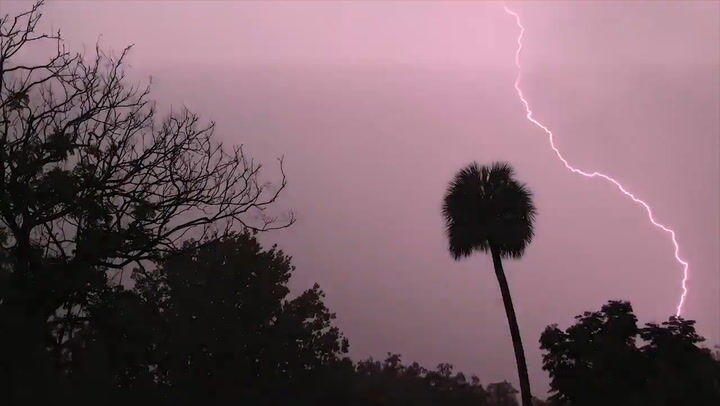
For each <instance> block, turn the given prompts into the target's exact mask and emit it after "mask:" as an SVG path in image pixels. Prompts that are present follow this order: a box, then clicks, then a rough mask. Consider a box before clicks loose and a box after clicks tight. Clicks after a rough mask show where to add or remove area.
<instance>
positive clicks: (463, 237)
mask: <svg viewBox="0 0 720 406" xmlns="http://www.w3.org/2000/svg"><path fill="white" fill-rule="evenodd" d="M443 216H444V217H445V222H446V226H447V236H448V240H449V243H450V244H449V245H450V247H449V248H450V253H451V254H452V256H453V257H454V258H455V259H456V260H459V259H461V258H463V257H467V256H469V255H470V254H472V253H473V251H481V252H488V251H490V254H491V255H492V258H493V264H494V265H495V275H496V276H497V278H498V282H499V284H500V292H502V298H503V303H504V304H505V313H506V314H507V318H508V324H509V325H510V335H511V336H512V342H513V348H514V349H515V359H516V361H517V368H518V375H519V377H520V391H521V394H522V403H523V406H531V404H532V400H531V399H532V396H531V394H530V381H529V379H528V373H527V365H526V364H525V353H524V351H523V346H522V340H521V339H520V330H519V329H518V324H517V319H516V318H515V310H514V309H513V304H512V298H511V297H510V289H509V288H508V284H507V279H505V273H504V271H503V267H502V258H504V257H510V258H519V257H521V256H522V254H523V252H524V251H525V247H527V245H528V244H529V243H530V241H531V240H532V237H533V220H534V218H535V206H534V205H533V202H532V194H531V193H530V191H529V190H528V189H527V188H526V187H525V185H523V184H521V183H519V182H517V181H516V180H515V179H513V169H512V167H511V166H510V165H508V164H506V163H494V164H493V165H492V166H489V167H488V166H478V164H477V163H472V164H470V165H468V166H467V167H465V168H463V169H462V170H461V171H460V172H458V173H457V174H456V175H455V178H454V179H453V181H452V183H450V186H449V187H448V191H447V194H446V195H445V201H444V205H443Z"/></svg>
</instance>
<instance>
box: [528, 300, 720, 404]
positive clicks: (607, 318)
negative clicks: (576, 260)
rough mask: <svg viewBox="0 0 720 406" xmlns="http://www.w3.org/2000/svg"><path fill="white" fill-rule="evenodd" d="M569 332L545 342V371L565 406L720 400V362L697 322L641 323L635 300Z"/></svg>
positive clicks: (552, 333) (547, 334)
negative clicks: (634, 304) (639, 324)
mask: <svg viewBox="0 0 720 406" xmlns="http://www.w3.org/2000/svg"><path fill="white" fill-rule="evenodd" d="M576 320H577V321H576V323H575V324H574V325H572V326H570V327H568V328H567V329H566V330H564V331H563V330H561V329H560V328H558V327H557V326H556V325H551V326H548V327H547V328H546V329H545V331H544V332H543V333H542V336H541V338H540V344H541V349H542V350H543V351H544V354H543V369H545V370H546V371H548V372H549V374H550V378H551V381H550V387H551V391H552V393H553V395H552V396H551V397H550V400H552V401H553V402H555V403H554V404H560V405H608V404H613V405H667V406H670V405H712V404H718V403H720V360H718V359H715V358H714V357H713V354H712V352H711V351H710V350H709V349H707V348H702V347H699V346H698V345H697V344H698V343H700V342H702V341H703V338H702V337H700V336H699V335H698V334H697V333H696V332H695V322H694V321H692V320H685V319H683V318H679V317H674V316H673V317H670V318H669V319H668V321H665V322H663V323H661V324H656V323H647V324H646V325H645V327H639V326H638V325H637V318H636V317H635V315H634V314H633V310H632V306H631V305H630V303H629V302H623V301H610V302H608V303H607V304H605V305H603V306H602V308H601V309H600V310H599V311H595V312H585V313H583V314H581V315H579V316H577V317H576Z"/></svg>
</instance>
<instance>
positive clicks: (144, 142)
mask: <svg viewBox="0 0 720 406" xmlns="http://www.w3.org/2000/svg"><path fill="white" fill-rule="evenodd" d="M41 7H42V1H40V2H38V3H36V4H35V5H34V6H32V8H31V9H30V10H29V11H27V12H25V13H22V14H20V15H18V16H15V17H10V16H8V15H5V16H4V17H0V244H1V248H2V251H3V254H2V255H1V256H0V259H1V260H3V261H4V262H3V263H2V264H1V265H2V266H1V267H0V279H1V280H2V286H1V287H0V330H2V331H3V332H6V333H5V334H3V337H2V338H0V347H2V349H0V351H2V352H3V354H2V355H0V393H2V394H3V395H6V396H7V397H8V398H14V396H15V394H14V393H13V390H12V389H8V390H2V389H3V386H2V385H10V386H11V387H12V388H15V387H23V388H24V389H19V391H18V392H17V394H18V395H19V394H21V393H31V394H32V393H33V392H37V391H36V390H33V389H32V388H33V385H34V383H33V379H34V378H33V376H34V375H38V374H39V373H40V372H39V371H40V370H41V369H42V370H43V371H44V370H45V369H46V367H45V366H43V365H50V364H58V366H59V368H60V370H62V368H64V366H63V365H62V364H64V363H65V362H66V361H67V354H66V352H67V351H66V350H67V345H68V344H69V343H70V341H71V338H72V337H74V336H75V333H76V330H77V328H78V323H80V324H82V323H83V320H84V319H85V318H86V316H87V314H86V313H87V312H88V311H89V306H90V304H91V302H92V301H93V300H95V299H96V297H97V296H101V295H103V294H105V292H106V289H107V287H108V285H109V284H115V285H118V284H119V283H120V282H121V281H122V280H123V275H125V274H126V273H127V272H128V271H129V269H130V267H133V266H134V267H138V268H144V267H146V266H148V265H149V264H150V263H152V261H156V260H158V259H159V258H161V257H163V255H164V254H166V253H168V252H172V251H174V250H176V249H177V248H179V247H180V246H182V243H183V241H185V240H186V239H187V238H188V237H193V238H196V239H198V240H203V241H205V240H206V239H205V237H207V236H211V235H218V234H219V235H222V234H224V233H226V232H227V231H228V230H232V229H234V228H242V229H251V230H258V231H263V230H269V229H273V228H278V227H285V226H287V225H288V224H290V223H292V221H293V219H292V216H290V217H289V218H287V219H285V220H278V219H276V218H274V217H272V216H268V215H267V214H266V213H265V209H267V208H268V207H270V205H272V204H273V203H274V202H275V200H276V199H277V197H278V196H279V194H280V193H281V192H282V190H283V189H284V187H285V175H284V173H283V169H282V161H281V163H280V171H281V173H282V178H281V179H280V181H279V182H278V183H277V184H276V185H275V186H270V185H268V184H267V183H265V182H263V181H261V180H260V179H259V171H260V165H259V164H257V163H255V162H254V161H253V160H252V159H250V157H248V156H247V155H246V154H245V153H244V152H243V150H242V149H241V148H240V147H236V148H232V149H227V148H223V147H222V145H221V144H220V143H218V142H217V141H216V140H215V137H214V136H213V128H214V127H213V124H212V123H210V124H206V125H204V124H202V123H201V121H200V119H199V117H198V116H196V115H195V114H193V113H191V112H190V111H187V110H185V109H183V110H181V111H179V112H171V113H170V114H169V115H167V116H165V117H162V118H159V117H157V114H156V108H155V105H154V103H153V102H152V101H151V100H149V87H138V86H136V85H133V84H132V83H128V82H127V80H126V79H125V72H124V67H125V63H124V61H125V58H126V56H127V53H128V51H129V48H128V49H125V50H123V51H122V52H120V54H119V55H118V56H117V57H113V56H111V55H108V54H105V53H103V52H102V51H101V50H100V49H96V50H95V53H94V55H89V56H85V55H81V54H74V53H71V52H69V51H67V50H66V49H65V47H64V42H63V40H62V38H61V36H60V34H59V33H58V34H43V33H38V32H36V27H37V25H38V22H39V21H40V19H41V16H42V14H41V12H40V10H41ZM47 49H50V50H51V52H53V53H52V54H50V55H49V56H48V57H47V58H46V59H44V60H43V61H40V62H38V61H37V59H38V58H37V57H29V56H28V55H33V53H40V52H43V51H44V50H47ZM47 347H51V348H52V349H53V350H52V352H51V355H52V357H51V358H52V359H45V360H41V359H39V358H44V357H45V355H44V354H45V353H46V351H45V350H46V348H47ZM26 354H36V355H37V356H38V357H39V358H38V359H36V360H34V361H32V362H28V359H26V358H25V355H26ZM41 366H42V367H41ZM31 369H37V371H35V372H30V371H31ZM22 371H27V373H24V372H22ZM43 373H44V372H43ZM44 381H50V379H49V378H48V379H46V380H44ZM21 382H25V383H26V384H21Z"/></svg>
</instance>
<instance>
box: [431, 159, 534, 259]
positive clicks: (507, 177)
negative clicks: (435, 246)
mask: <svg viewBox="0 0 720 406" xmlns="http://www.w3.org/2000/svg"><path fill="white" fill-rule="evenodd" d="M513 175H514V173H513V169H512V167H511V166H510V165H509V164H507V163H503V162H496V163H493V164H492V165H491V166H486V165H482V166H479V165H478V164H477V163H475V162H473V163H472V164H470V165H468V166H466V167H465V168H463V169H462V170H460V172H458V173H457V175H455V178H454V179H453V181H452V182H451V183H450V186H449V187H448V190H447V194H446V195H445V199H444V205H443V216H444V217H445V224H446V230H447V235H448V240H449V243H450V247H449V249H450V253H451V254H452V255H453V257H454V258H455V259H460V258H463V257H466V256H469V255H470V254H472V252H473V251H474V250H478V251H482V252H488V251H489V250H490V247H491V245H492V246H493V248H494V249H495V250H497V252H498V254H500V256H501V257H512V258H519V257H520V256H522V254H523V252H524V250H525V247H527V245H528V244H529V243H530V241H531V240H532V237H533V220H534V219H535V206H534V205H533V202H532V193H531V192H530V191H529V190H528V189H527V187H526V186H525V185H524V184H522V183H519V182H518V181H516V180H515V179H513Z"/></svg>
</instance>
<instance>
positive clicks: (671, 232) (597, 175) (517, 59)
mask: <svg viewBox="0 0 720 406" xmlns="http://www.w3.org/2000/svg"><path fill="white" fill-rule="evenodd" d="M503 7H504V9H505V12H506V13H508V14H510V15H511V16H513V17H514V18H515V23H516V24H517V26H518V28H519V29H520V33H519V34H518V37H517V51H515V66H516V67H517V69H518V74H517V77H516V78H515V84H514V86H515V91H516V92H517V95H518V97H519V98H520V101H521V102H522V104H523V105H524V106H525V113H526V115H525V117H526V118H527V119H528V120H529V121H530V122H531V123H533V124H535V125H536V126H537V127H539V128H540V129H542V130H543V131H545V134H547V136H548V140H549V141H550V147H551V148H552V150H553V151H555V155H556V156H557V157H558V159H559V160H560V161H561V162H562V163H563V165H565V167H566V168H567V169H568V170H569V171H571V172H573V173H577V174H579V175H582V176H585V177H588V178H602V179H604V180H606V181H608V182H610V183H612V184H613V185H615V187H617V188H618V190H620V191H621V192H622V193H623V194H624V195H625V196H627V197H629V198H630V199H632V200H633V201H634V202H635V203H637V204H639V205H640V206H642V207H643V208H644V209H645V212H646V213H647V216H648V219H649V220H650V223H651V224H652V225H654V226H655V227H657V228H659V229H660V230H662V231H664V232H666V233H667V234H669V235H670V239H671V240H672V243H673V246H674V247H675V252H674V254H675V260H676V261H677V262H678V263H679V264H680V265H681V266H682V272H683V276H682V294H681V295H680V300H679V302H678V305H677V308H676V313H675V314H676V316H678V317H679V316H680V314H681V313H682V309H683V304H684V303H685V296H686V295H687V293H688V290H687V280H688V268H689V266H688V263H687V261H685V260H684V259H682V258H681V257H680V245H679V244H678V242H677V239H676V238H675V231H674V230H672V229H671V228H669V227H668V226H666V225H663V224H661V223H659V222H658V221H657V220H655V216H654V215H653V211H652V209H651V208H650V206H649V205H648V204H647V203H646V202H645V201H643V200H642V199H639V198H638V197H636V196H635V195H633V194H632V193H630V192H628V191H627V189H625V187H624V186H623V185H622V184H620V182H618V181H617V180H615V179H613V178H612V177H610V176H608V175H605V174H604V173H600V172H585V171H583V170H580V169H577V168H575V167H573V166H572V165H570V163H569V162H568V161H567V159H565V157H564V156H563V155H562V154H561V153H560V150H559V149H558V148H557V147H556V146H555V141H554V139H553V133H552V131H550V129H548V128H547V127H545V126H544V125H543V124H542V123H541V122H540V121H538V120H536V119H535V118H534V117H533V112H532V110H531V109H530V104H529V103H528V101H527V99H526V98H525V96H524V94H523V91H522V89H521V88H520V79H521V77H522V67H521V65H520V53H521V52H522V49H523V44H522V39H523V35H524V34H525V27H523V25H522V22H521V21H520V16H519V15H518V14H517V13H516V12H514V11H512V10H511V9H509V8H508V7H507V6H503Z"/></svg>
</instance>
